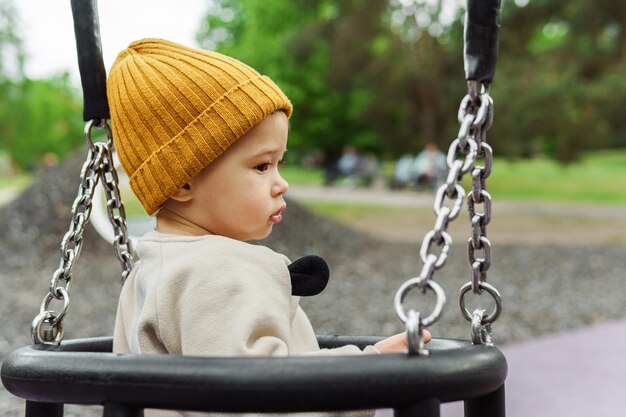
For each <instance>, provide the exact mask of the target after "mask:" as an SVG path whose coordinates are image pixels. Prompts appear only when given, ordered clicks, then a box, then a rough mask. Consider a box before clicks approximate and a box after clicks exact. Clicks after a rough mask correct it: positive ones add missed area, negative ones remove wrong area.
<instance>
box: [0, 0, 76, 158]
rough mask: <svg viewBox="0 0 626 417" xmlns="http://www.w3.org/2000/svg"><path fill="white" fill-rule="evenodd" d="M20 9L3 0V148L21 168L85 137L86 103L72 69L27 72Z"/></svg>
mask: <svg viewBox="0 0 626 417" xmlns="http://www.w3.org/2000/svg"><path fill="white" fill-rule="evenodd" d="M16 18H17V14H16V11H15V9H14V7H13V5H12V3H11V2H10V1H9V0H0V57H1V59H0V151H2V152H6V153H7V154H9V155H10V157H11V159H12V161H13V163H15V165H16V166H17V167H19V168H22V169H23V168H31V167H33V166H35V165H36V164H37V163H38V162H39V161H40V160H41V158H42V157H43V156H44V155H46V154H50V153H51V154H55V155H56V156H58V157H62V156H64V155H65V154H67V153H68V152H69V151H71V150H72V149H74V148H75V147H76V146H77V145H78V144H80V143H82V142H83V139H82V138H83V134H82V125H83V123H82V117H81V113H80V112H81V103H80V100H79V97H78V94H77V91H76V90H75V89H74V88H73V87H72V85H71V84H70V82H69V78H68V76H67V75H60V76H55V77H51V78H49V79H43V80H30V79H28V78H27V77H25V76H24V71H23V67H24V60H25V58H24V53H23V48H22V43H21V39H20V37H19V35H18V33H17V29H16V28H17V24H16Z"/></svg>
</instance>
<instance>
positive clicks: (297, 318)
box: [113, 232, 377, 416]
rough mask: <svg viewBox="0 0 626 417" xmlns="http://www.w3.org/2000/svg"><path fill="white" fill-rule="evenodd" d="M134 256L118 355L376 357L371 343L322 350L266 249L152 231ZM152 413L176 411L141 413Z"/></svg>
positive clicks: (281, 268)
mask: <svg viewBox="0 0 626 417" xmlns="http://www.w3.org/2000/svg"><path fill="white" fill-rule="evenodd" d="M137 254H138V257H139V262H137V264H136V265H135V268H134V269H133V271H132V272H131V274H130V276H129V278H128V280H127V281H126V283H125V284H124V287H123V289H122V293H121V295H120V300H119V305H118V311H117V318H116V322H115V333H114V341H113V350H114V352H116V353H141V354H157V353H161V354H173V355H195V356H290V355H306V354H313V355H319V354H332V355H341V354H346V355H350V354H360V353H371V354H373V353H377V350H376V349H375V348H374V347H372V346H368V347H367V348H366V349H365V350H364V351H361V350H360V349H359V348H357V347H356V346H344V347H342V348H339V349H332V350H320V348H319V346H318V344H317V340H316V338H315V333H314V332H313V328H312V326H311V323H310V322H309V320H308V318H307V316H306V314H305V313H304V311H302V309H301V308H300V306H299V297H293V296H292V295H291V279H290V277H289V271H288V269H287V265H288V263H289V261H288V259H287V258H286V257H285V256H284V255H281V254H278V253H276V252H274V251H272V250H271V249H268V248H266V247H263V246H258V245H252V244H248V243H245V242H241V241H237V240H233V239H229V238H225V237H222V236H215V235H207V236H193V237H192V236H179V235H166V234H162V233H158V232H150V233H148V234H147V235H146V236H144V237H143V238H142V239H141V241H140V242H139V245H138V247H137ZM242 400H243V399H242ZM184 414H185V415H197V414H190V413H184ZM350 414H352V415H359V416H361V415H364V416H367V415H372V412H367V411H365V412H359V413H358V414H357V413H350ZM156 415H159V416H161V415H163V416H166V415H167V416H172V415H179V414H176V413H174V414H172V413H171V412H162V413H158V414H151V413H150V412H147V413H146V416H156ZM203 415H206V414H203ZM317 415H323V416H330V415H331V414H329V413H324V414H317ZM342 415H346V413H342ZM229 416H232V414H229Z"/></svg>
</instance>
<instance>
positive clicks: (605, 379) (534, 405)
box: [441, 320, 626, 417]
mask: <svg viewBox="0 0 626 417" xmlns="http://www.w3.org/2000/svg"><path fill="white" fill-rule="evenodd" d="M624 346H626V320H623V321H617V322H610V323H604V324H600V325H597V326H593V327H588V328H583V329H578V330H576V331H572V332H567V333H562V334H555V335H549V336H544V337H540V338H538V339H534V340H529V341H526V342H523V343H519V344H512V345H509V346H503V347H501V350H502V351H503V352H504V354H505V356H506V358H507V362H508V364H509V373H508V377H507V380H506V408H507V414H506V415H507V417H528V416H532V417H561V416H567V417H590V416H593V417H623V416H626V403H625V402H624V394H625V393H626V383H625V381H624V378H625V375H626V360H625V359H624V356H625V355H624V353H625V352H624ZM441 415H442V417H457V416H459V417H460V416H462V415H463V405H462V403H454V404H446V405H444V407H442V413H441Z"/></svg>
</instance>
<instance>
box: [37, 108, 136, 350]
mask: <svg viewBox="0 0 626 417" xmlns="http://www.w3.org/2000/svg"><path fill="white" fill-rule="evenodd" d="M94 128H95V129H104V130H105V131H106V135H107V141H106V142H98V143H94V142H93V140H92V138H91V130H92V129H94ZM85 140H86V142H87V148H88V151H87V158H86V160H85V163H84V164H83V167H82V169H81V173H80V185H79V187H78V195H77V196H76V199H75V200H74V203H73V204H72V209H71V213H72V219H71V221H70V227H69V230H68V232H67V233H66V234H65V236H63V240H62V242H61V262H60V265H59V267H58V268H57V270H56V271H55V272H54V273H53V274H52V280H51V281H50V287H49V290H48V294H46V296H45V297H44V299H43V301H42V303H41V306H40V309H39V314H38V315H37V316H36V317H35V318H34V319H33V322H32V325H31V337H32V340H33V343H35V344H48V345H59V344H60V343H61V341H62V340H63V319H64V318H65V316H66V314H67V310H68V308H69V303H70V297H69V293H70V289H71V286H72V269H73V267H74V264H75V262H76V260H77V259H78V257H79V256H80V252H81V250H82V247H83V233H84V231H85V225H86V224H87V222H88V221H89V217H90V215H91V209H92V207H93V197H94V194H95V191H96V186H97V185H98V181H99V180H100V178H102V179H103V185H104V188H105V193H106V195H107V209H108V212H109V220H110V221H111V224H112V225H113V228H114V231H115V249H116V254H117V257H118V259H119V260H120V263H121V265H122V280H124V279H125V278H126V277H127V276H128V273H129V272H130V269H131V268H132V266H133V263H132V247H131V241H130V239H129V238H128V233H127V229H126V215H125V211H124V205H123V204H122V202H121V201H122V200H121V198H120V193H119V187H118V177H117V173H116V172H115V168H114V166H113V158H112V148H113V141H112V135H111V129H110V127H109V125H108V123H107V122H106V120H91V121H89V122H87V124H86V126H85ZM54 300H57V301H58V302H60V303H62V305H61V308H60V310H59V312H56V311H55V310H53V309H52V308H51V307H50V304H51V303H52V302H53V301H54Z"/></svg>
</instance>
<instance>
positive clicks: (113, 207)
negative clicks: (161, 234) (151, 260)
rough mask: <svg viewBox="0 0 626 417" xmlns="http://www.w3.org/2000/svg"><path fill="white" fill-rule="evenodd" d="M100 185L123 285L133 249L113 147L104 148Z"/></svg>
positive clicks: (130, 266) (108, 130)
mask: <svg viewBox="0 0 626 417" xmlns="http://www.w3.org/2000/svg"><path fill="white" fill-rule="evenodd" d="M104 126H105V129H106V132H107V137H108V138H109V141H107V143H111V144H112V143H113V142H112V134H111V129H110V127H109V125H108V124H107V123H106V121H104ZM102 185H103V187H104V193H105V196H106V201H107V215H108V218H109V221H110V222H111V226H112V227H113V235H114V238H113V247H114V248H115V256H116V257H117V259H118V261H119V262H120V265H121V267H122V278H121V280H122V284H124V282H125V281H126V278H128V274H130V271H131V269H133V247H132V240H131V239H130V236H129V234H128V229H127V227H126V209H125V208H124V203H123V202H122V197H121V194H120V189H119V177H118V175H117V171H116V170H115V162H114V160H113V146H107V147H106V153H105V155H104V158H103V161H102Z"/></svg>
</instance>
